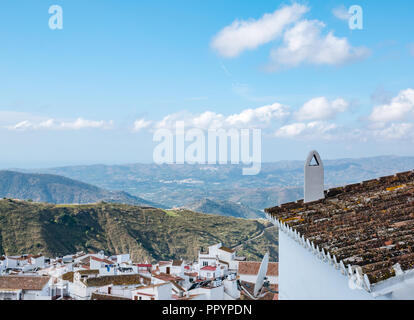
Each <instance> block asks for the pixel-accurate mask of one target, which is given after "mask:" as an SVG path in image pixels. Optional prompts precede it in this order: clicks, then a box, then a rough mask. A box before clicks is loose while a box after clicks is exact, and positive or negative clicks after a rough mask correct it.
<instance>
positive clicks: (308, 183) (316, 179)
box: [304, 151, 325, 203]
mask: <svg viewBox="0 0 414 320" xmlns="http://www.w3.org/2000/svg"><path fill="white" fill-rule="evenodd" d="M324 179H325V178H324V168H323V163H322V159H321V157H320V155H319V153H318V152H317V151H311V152H310V153H309V155H308V158H307V159H306V162H305V189H304V193H305V203H308V202H313V201H318V200H321V199H324V198H325V193H324Z"/></svg>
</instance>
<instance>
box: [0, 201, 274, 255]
mask: <svg viewBox="0 0 414 320" xmlns="http://www.w3.org/2000/svg"><path fill="white" fill-rule="evenodd" d="M268 227H270V225H269V224H268V222H266V221H264V220H244V219H236V218H232V217H222V216H217V215H206V214H200V213H194V212H191V211H186V210H178V211H164V210H161V209H155V208H150V207H137V206H130V205H123V204H112V203H99V204H93V205H52V204H45V203H31V202H25V201H16V200H10V199H3V200H0V254H7V255H14V254H23V253H39V252H41V253H43V254H46V255H49V256H59V255H65V254H69V253H73V252H76V251H80V250H84V251H99V250H104V251H105V252H107V253H109V254H117V253H122V252H129V253H130V254H131V255H132V258H133V259H134V260H135V261H145V260H149V261H154V260H164V259H177V258H182V259H190V260H192V259H194V258H195V257H196V256H197V254H198V249H199V248H200V247H206V246H207V245H211V244H214V243H217V242H223V243H225V244H226V246H229V247H235V246H238V245H240V244H244V246H243V252H244V253H247V254H248V256H247V257H248V258H249V259H255V260H257V259H260V258H261V256H263V255H264V253H265V252H262V251H264V250H263V248H265V247H267V246H269V247H272V248H273V249H272V250H270V251H271V252H273V253H274V252H277V250H275V248H276V249H277V239H271V240H269V239H268V237H264V238H263V239H262V241H260V243H259V244H260V249H261V250H258V249H257V248H255V246H257V241H252V243H249V242H248V240H249V239H252V238H255V237H257V236H260V235H261V234H262V233H263V231H264V230H265V229H266V228H268ZM263 241H265V242H266V244H265V245H264V244H263ZM272 259H273V260H276V259H277V257H275V256H274V254H273V256H272Z"/></svg>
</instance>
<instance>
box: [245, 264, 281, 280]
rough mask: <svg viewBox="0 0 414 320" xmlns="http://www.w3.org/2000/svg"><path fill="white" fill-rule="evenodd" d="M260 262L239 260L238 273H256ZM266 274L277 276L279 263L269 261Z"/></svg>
mask: <svg viewBox="0 0 414 320" xmlns="http://www.w3.org/2000/svg"><path fill="white" fill-rule="evenodd" d="M260 264H261V262H258V261H240V262H239V270H238V272H237V273H238V274H245V275H257V274H258V273H259V269H260ZM266 275H267V276H276V277H277V276H278V275H279V263H277V262H269V265H268V268H267V274H266Z"/></svg>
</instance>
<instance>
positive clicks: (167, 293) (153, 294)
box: [132, 282, 172, 300]
mask: <svg viewBox="0 0 414 320" xmlns="http://www.w3.org/2000/svg"><path fill="white" fill-rule="evenodd" d="M171 296H172V284H171V282H162V283H158V284H151V285H148V286H143V287H139V288H136V289H135V290H133V291H132V299H133V300H171V299H172V298H171Z"/></svg>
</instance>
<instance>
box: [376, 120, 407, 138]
mask: <svg viewBox="0 0 414 320" xmlns="http://www.w3.org/2000/svg"><path fill="white" fill-rule="evenodd" d="M413 133H414V132H413V124H411V123H392V124H391V125H389V126H388V127H386V128H384V129H382V130H375V131H373V134H374V136H377V137H379V138H383V139H387V140H398V139H407V138H408V139H411V138H412V137H413Z"/></svg>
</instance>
